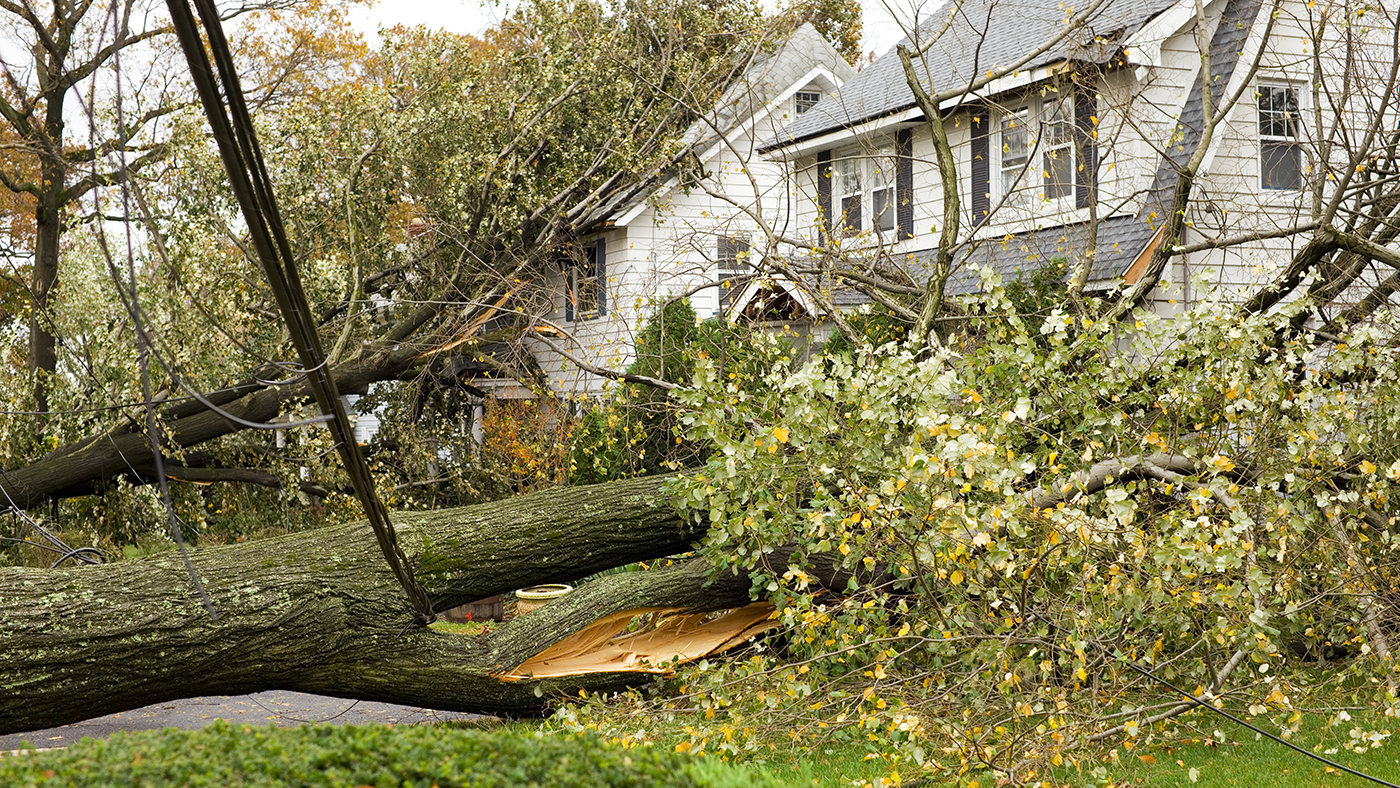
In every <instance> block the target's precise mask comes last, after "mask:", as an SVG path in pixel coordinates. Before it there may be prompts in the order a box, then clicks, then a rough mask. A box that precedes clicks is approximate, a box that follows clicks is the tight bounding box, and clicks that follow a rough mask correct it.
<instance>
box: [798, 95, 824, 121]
mask: <svg viewBox="0 0 1400 788" xmlns="http://www.w3.org/2000/svg"><path fill="white" fill-rule="evenodd" d="M821 100H822V94H821V93H819V92H818V91H815V90H799V91H797V92H796V93H794V94H793V96H792V103H793V110H794V111H796V113H797V114H798V115H801V114H803V113H805V112H806V111H807V110H809V109H811V108H812V107H815V106H817V102H818V101H821Z"/></svg>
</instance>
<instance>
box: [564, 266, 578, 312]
mask: <svg viewBox="0 0 1400 788" xmlns="http://www.w3.org/2000/svg"><path fill="white" fill-rule="evenodd" d="M575 270H576V269H575V268H574V263H573V261H570V262H569V263H568V264H567V265H565V266H564V319H565V320H568V321H570V322H572V321H573V319H574V271H575Z"/></svg>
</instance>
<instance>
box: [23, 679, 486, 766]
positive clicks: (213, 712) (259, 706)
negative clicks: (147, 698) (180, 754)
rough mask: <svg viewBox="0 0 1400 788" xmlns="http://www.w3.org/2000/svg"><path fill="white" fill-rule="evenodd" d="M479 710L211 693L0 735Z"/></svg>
mask: <svg viewBox="0 0 1400 788" xmlns="http://www.w3.org/2000/svg"><path fill="white" fill-rule="evenodd" d="M478 719H481V716H480V715H476V714H464V713H461V712H454V711H434V710H433V709H418V708H414V707H412V706H397V705H394V704H392V703H372V702H370V701H356V700H345V699H344V698H329V697H325V696H323V695H308V694H305V693H301V692H285V691H281V690H273V691H271V692H259V693H257V694H256V695H233V696H210V697H203V698H186V699H184V700H176V701H170V702H167V703H157V704H155V705H153V706H147V707H145V708H142V709H135V710H132V711H123V712H120V713H118V714H109V715H107V716H106V717H96V718H94V719H90V720H84V721H83V722H75V723H73V724H72V725H64V726H62V727H59V728H48V729H46V730H41V731H30V732H28V733H11V734H7V735H4V736H0V752H3V751H6V750H14V749H17V748H19V746H20V742H28V743H29V744H30V745H32V746H34V747H44V748H48V747H63V746H66V745H69V744H73V743H75V742H77V741H79V740H80V739H82V738H83V737H85V736H91V737H93V738H98V739H100V738H103V737H106V736H110V735H111V734H113V733H116V732H117V731H144V730H160V729H162V728H180V729H182V730H193V729H196V728H203V727H204V726H205V725H208V724H209V723H211V722H213V721H214V720H228V721H230V722H244V723H251V724H253V725H267V724H269V723H270V724H273V725H276V726H278V727H285V726H290V725H305V724H306V723H311V722H325V723H331V724H335V725H362V724H365V723H394V724H396V725H412V724H416V723H422V722H446V721H448V720H478Z"/></svg>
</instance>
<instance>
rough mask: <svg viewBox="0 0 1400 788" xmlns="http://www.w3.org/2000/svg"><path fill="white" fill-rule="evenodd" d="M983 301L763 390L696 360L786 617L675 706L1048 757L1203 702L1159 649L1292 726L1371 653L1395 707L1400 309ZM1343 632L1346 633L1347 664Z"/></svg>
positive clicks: (742, 505) (712, 483)
mask: <svg viewBox="0 0 1400 788" xmlns="http://www.w3.org/2000/svg"><path fill="white" fill-rule="evenodd" d="M981 308H983V309H984V310H985V311H986V314H987V315H988V319H987V320H984V321H979V323H978V324H977V326H976V327H975V328H974V329H973V330H969V331H966V332H965V333H962V334H960V335H958V337H957V339H956V342H951V341H950V342H949V343H948V344H947V345H946V346H945V347H943V348H941V349H939V350H937V351H933V352H919V351H915V350H912V349H911V348H910V347H909V346H906V345H901V344H898V343H891V344H887V345H885V346H883V347H880V348H868V347H867V348H864V349H861V350H858V351H855V352H851V353H842V354H833V355H829V356H827V357H825V358H823V359H822V360H820V361H819V362H814V363H811V364H809V365H807V366H806V367H804V368H802V369H800V370H798V371H796V372H795V373H787V372H784V371H775V372H773V373H772V374H770V375H769V376H768V377H767V379H766V384H767V385H754V386H749V387H746V388H744V389H743V390H742V391H741V390H740V389H739V387H738V386H737V385H736V384H735V383H733V382H732V381H730V380H728V379H727V378H726V377H725V376H724V375H723V374H722V373H721V370H719V369H718V368H717V367H716V366H715V365H713V364H710V363H708V362H707V361H704V360H701V361H699V362H698V363H697V369H696V385H695V388H694V389H693V390H691V391H688V392H687V393H686V394H685V395H684V397H685V400H686V403H687V404H688V405H689V406H690V408H691V412H692V415H689V416H687V417H685V421H686V422H687V423H688V424H690V426H691V428H692V430H693V435H694V437H695V439H698V440H706V441H710V442H712V443H713V445H714V447H715V450H714V453H713V456H712V458H711V460H710V462H709V463H708V464H707V466H706V468H705V469H704V470H703V471H702V472H701V473H699V474H696V475H692V476H689V477H685V478H682V479H681V480H680V481H678V482H677V484H676V493H677V497H678V499H679V500H680V501H681V502H682V503H683V505H684V506H686V507H687V508H688V509H689V511H690V512H691V513H692V515H693V516H695V517H699V518H703V519H704V520H705V521H707V522H709V523H710V525H711V526H712V527H711V531H710V534H709V536H708V537H707V539H706V540H705V543H704V546H703V551H704V553H705V554H706V555H707V556H708V557H709V559H710V560H711V561H712V563H713V565H714V567H715V571H717V572H721V571H730V570H744V571H747V572H750V573H751V575H752V576H753V578H754V583H755V591H757V592H759V593H761V594H764V595H767V596H768V597H769V598H771V599H772V600H773V601H774V602H775V603H776V604H777V605H778V608H779V611H780V613H779V615H780V620H781V622H782V624H783V635H782V637H780V638H777V639H771V640H769V641H767V643H766V644H764V645H762V646H760V647H759V648H758V650H757V651H755V652H754V653H753V654H751V655H750V656H749V657H748V658H747V659H745V660H741V661H738V662H735V663H730V664H726V665H719V666H716V665H712V666H708V667H706V668H701V669H695V670H691V671H689V672H687V673H686V674H685V675H684V677H683V678H682V679H680V681H679V684H678V685H676V686H674V687H672V689H675V688H677V687H678V688H680V689H682V690H684V694H682V695H681V696H680V697H679V698H678V699H670V700H661V701H658V703H659V705H660V706H661V707H662V708H664V709H665V713H666V714H674V715H677V717H678V718H679V719H681V720H684V721H685V724H686V725H687V726H688V730H690V731H691V732H692V736H693V737H694V740H695V742H696V743H697V745H696V746H699V744H700V743H704V742H710V746H720V745H721V744H722V743H724V742H730V743H729V744H724V745H723V746H724V747H725V748H727V749H734V750H735V751H736V752H738V751H742V750H743V749H744V748H745V744H744V742H743V739H744V737H745V736H746V735H751V733H752V732H753V731H754V730H755V729H758V730H763V729H770V730H771V729H773V728H791V729H793V730H794V731H795V733H794V736H796V737H799V738H801V739H802V740H803V741H813V740H820V739H823V738H826V737H837V738H842V737H852V736H855V737H862V738H863V737H870V738H871V739H872V740H875V741H878V742H879V746H881V747H884V748H889V749H890V751H891V752H893V753H896V754H898V755H899V756H900V757H902V758H903V759H904V764H906V765H908V764H909V762H910V761H912V762H914V763H915V764H917V765H919V766H920V767H923V768H931V769H941V770H944V771H945V772H946V773H947V774H948V775H950V776H956V775H968V774H970V773H973V772H977V771H980V770H983V769H993V770H996V771H997V772H998V773H1000V774H1002V775H1006V774H1008V773H1012V776H1014V777H1015V778H1016V779H1026V778H1028V777H1030V776H1032V775H1034V774H1037V773H1040V772H1041V770H1043V769H1044V768H1046V767H1048V766H1051V765H1054V764H1061V763H1065V762H1067V761H1073V760H1074V759H1076V758H1077V757H1079V756H1078V755H1077V754H1076V753H1077V752H1078V751H1079V750H1080V749H1081V748H1084V747H1085V746H1086V745H1089V744H1092V743H1094V742H1097V741H1100V740H1105V739H1106V740H1116V739H1118V738H1120V737H1121V738H1125V739H1126V740H1127V745H1126V746H1130V747H1131V746H1143V745H1145V744H1148V743H1150V742H1151V741H1152V740H1153V738H1154V736H1155V735H1156V732H1155V730H1156V729H1155V728H1154V726H1153V725H1152V724H1150V720H1151V716H1152V714H1153V713H1163V712H1167V711H1172V710H1173V707H1174V706H1175V702H1174V701H1173V700H1172V696H1171V693H1169V692H1167V693H1164V692H1163V691H1162V689H1161V688H1160V687H1158V686H1156V685H1154V684H1150V683H1144V680H1143V678H1142V677H1141V675H1140V674H1139V673H1138V672H1136V670H1135V669H1134V667H1133V666H1138V667H1141V668H1144V669H1148V670H1152V671H1155V672H1156V673H1157V674H1158V675H1159V676H1160V677H1162V678H1164V679H1166V680H1168V681H1171V682H1173V683H1174V684H1176V686H1178V687H1182V688H1183V689H1184V690H1185V691H1190V692H1193V693H1195V694H1197V695H1202V694H1204V695H1207V697H1210V698H1215V697H1223V698H1235V699H1238V700H1237V701H1236V702H1238V703H1240V704H1241V705H1243V706H1244V707H1246V709H1247V711H1248V713H1249V714H1250V715H1252V716H1254V717H1256V718H1258V719H1260V720H1263V721H1265V723H1266V724H1269V725H1273V726H1277V727H1281V728H1282V729H1284V730H1290V729H1293V728H1296V727H1297V725H1299V724H1300V721H1301V719H1302V718H1301V714H1300V713H1299V711H1298V708H1299V707H1300V706H1302V705H1305V704H1306V703H1307V702H1311V701H1312V696H1313V695H1314V694H1315V693H1325V692H1333V691H1335V690H1336V684H1335V682H1337V681H1341V680H1343V679H1348V680H1350V681H1352V682H1354V686H1359V687H1361V688H1362V689H1360V690H1356V689H1353V690H1352V691H1353V692H1359V693H1360V697H1358V698H1356V702H1360V703H1366V702H1372V701H1374V702H1379V703H1381V704H1382V705H1383V706H1384V707H1385V708H1393V704H1394V703H1395V696H1394V685H1393V681H1394V677H1395V666H1394V664H1393V663H1392V661H1391V659H1390V657H1389V654H1390V653H1391V646H1390V645H1389V643H1390V638H1391V635H1390V634H1389V630H1387V629H1385V628H1383V627H1382V626H1380V625H1378V624H1377V622H1382V621H1388V620H1393V619H1394V604H1395V600H1393V599H1392V598H1391V595H1390V592H1389V591H1388V590H1387V589H1390V588H1393V587H1394V586H1395V581H1396V577H1395V573H1396V571H1397V568H1400V567H1397V564H1396V561H1395V551H1396V549H1397V548H1396V540H1395V539H1394V537H1393V534H1392V523H1393V522H1394V520H1393V518H1391V516H1390V515H1389V514H1388V512H1390V511H1392V510H1393V508H1394V507H1393V503H1392V501H1393V499H1394V496H1395V494H1396V492H1397V483H1400V416H1397V414H1400V408H1397V405H1400V380H1397V377H1396V375H1395V364H1396V362H1397V360H1400V357H1397V352H1396V350H1395V349H1394V347H1393V346H1392V344H1391V343H1390V342H1389V341H1388V340H1387V337H1389V336H1392V335H1393V333H1394V330H1395V325H1394V324H1393V323H1392V322H1385V323H1383V324H1375V325H1371V326H1368V327H1365V328H1360V329H1358V330H1357V331H1356V332H1354V333H1353V334H1352V335H1350V336H1348V337H1346V340H1347V341H1346V343H1345V344H1342V345H1337V346H1335V347H1331V346H1322V347H1319V346H1317V345H1315V344H1314V343H1313V342H1312V341H1311V339H1310V338H1309V336H1308V335H1306V334H1303V333H1296V332H1291V331H1290V328H1289V325H1290V324H1289V320H1290V315H1289V314H1279V315H1273V316H1267V317H1248V318H1241V317H1238V316H1236V315H1235V314H1234V313H1233V312H1231V311H1229V310H1227V309H1223V308H1221V307H1219V306H1217V305H1214V304H1207V305H1203V306H1200V307H1199V308H1197V309H1195V310H1194V311H1192V312H1191V313H1189V314H1187V315H1184V316H1179V317H1178V318H1176V319H1175V320H1164V319H1160V318H1156V317H1153V316H1151V315H1147V314H1143V313H1139V314H1138V315H1137V320H1136V323H1135V326H1134V327H1133V330H1131V331H1124V330H1122V329H1120V328H1119V327H1118V326H1111V325H1096V324H1092V323H1088V322H1085V323H1076V321H1074V320H1073V319H1071V318H1070V317H1069V316H1068V315H1067V314H1066V313H1065V312H1064V311H1062V310H1060V309H1055V310H1052V311H1050V312H1049V313H1048V314H1045V315H1044V316H1043V317H1038V318H1037V321H1038V326H1039V327H1038V328H1036V329H1034V330H1032V329H1031V327H1030V326H1031V325H1033V324H1032V323H1030V322H1029V321H1027V320H1025V319H1023V318H1022V316H1021V315H1020V314H1019V313H1018V312H1017V309H1016V307H1015V306H1014V305H1013V304H1012V303H1011V302H1010V301H1009V300H1008V299H1007V297H1006V294H1005V292H1004V291H1001V290H998V291H996V293H994V294H993V295H992V296H991V297H990V299H989V300H988V301H987V302H986V303H984V304H982V305H981ZM1281 338H1282V339H1281ZM784 545H789V546H791V547H792V548H793V549H794V553H793V559H792V561H791V563H788V562H785V561H773V560H771V559H772V557H773V551H774V550H775V548H778V547H781V546H784ZM832 564H834V565H835V569H834V570H833V569H832V568H831V565H832ZM1368 622H1369V623H1368ZM1323 656H1326V658H1328V659H1331V660H1336V659H1338V658H1341V657H1346V658H1347V660H1346V661H1345V662H1344V663H1343V667H1342V668H1341V669H1340V670H1338V671H1337V672H1336V673H1333V674H1330V675H1328V676H1327V677H1326V678H1325V679H1324V680H1323V681H1322V682H1321V683H1319V681H1317V680H1316V679H1315V673H1314V672H1312V671H1311V670H1310V669H1309V666H1310V665H1311V664H1312V661H1313V660H1317V659H1319V658H1321V657H1323ZM1164 701H1165V705H1162V703H1163V702H1164ZM1185 708H1187V706H1181V707H1179V708H1176V709H1175V711H1176V713H1179V712H1180V711H1183V710H1185Z"/></svg>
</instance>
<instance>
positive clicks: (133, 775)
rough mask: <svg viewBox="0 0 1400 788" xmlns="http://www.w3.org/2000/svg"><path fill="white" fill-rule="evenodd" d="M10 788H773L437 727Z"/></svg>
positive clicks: (212, 732)
mask: <svg viewBox="0 0 1400 788" xmlns="http://www.w3.org/2000/svg"><path fill="white" fill-rule="evenodd" d="M0 785H12V786H94V787H96V786H102V787H103V788H105V787H106V786H112V785H139V786H143V788H162V786H219V788H225V787H226V786H247V787H249V788H252V787H253V786H269V788H270V787H271V786H278V787H279V788H280V787H281V786H364V785H369V786H377V788H389V786H395V788H397V787H398V786H423V788H428V786H433V785H436V786H440V788H451V787H452V786H463V787H464V788H465V786H471V788H490V787H492V786H501V787H502V788H505V787H506V786H512V787H513V786H526V785H537V786H549V787H550V788H569V787H572V786H578V788H593V787H594V786H639V787H640V786H659V787H660V788H670V787H671V786H675V788H687V787H690V786H695V787H696V788H699V787H701V786H714V787H715V788H721V787H722V786H750V785H757V786H765V785H776V783H773V782H771V781H768V780H766V779H764V778H762V777H759V776H757V775H753V774H750V773H749V772H747V771H745V770H742V769H740V768H738V767H735V766H732V765H730V764H725V763H719V762H715V761H712V760H706V759H701V758H694V757H691V756H687V755H681V754H679V753H675V752H667V751H659V750H655V749H651V748H635V749H624V748H621V747H616V746H611V745H608V744H605V743H603V742H602V741H601V740H599V739H596V738H590V737H573V736H545V737H543V738H536V737H534V736H530V735H522V734H519V733H513V732H509V731H493V732H482V731H472V730H460V729H451V728H442V727H431V726H413V727H399V728H391V727H381V726H350V725H308V726H305V727H299V728H274V727H270V726H269V727H267V728H255V727H250V726H246V725H231V724H229V723H227V722H224V721H223V720H217V721H215V722H214V724H212V725H210V726H209V727H208V728H205V729H204V730H202V731H177V730H174V729H167V730H164V731H141V732H136V733H118V734H115V735H113V736H112V737H111V738H108V739H100V740H98V739H84V740H82V741H81V742H79V743H78V744H76V745H74V746H72V747H69V748H68V749H66V750H62V751H59V752H51V753H42V754H34V755H31V756H27V757H11V758H6V759H4V760H0Z"/></svg>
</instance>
